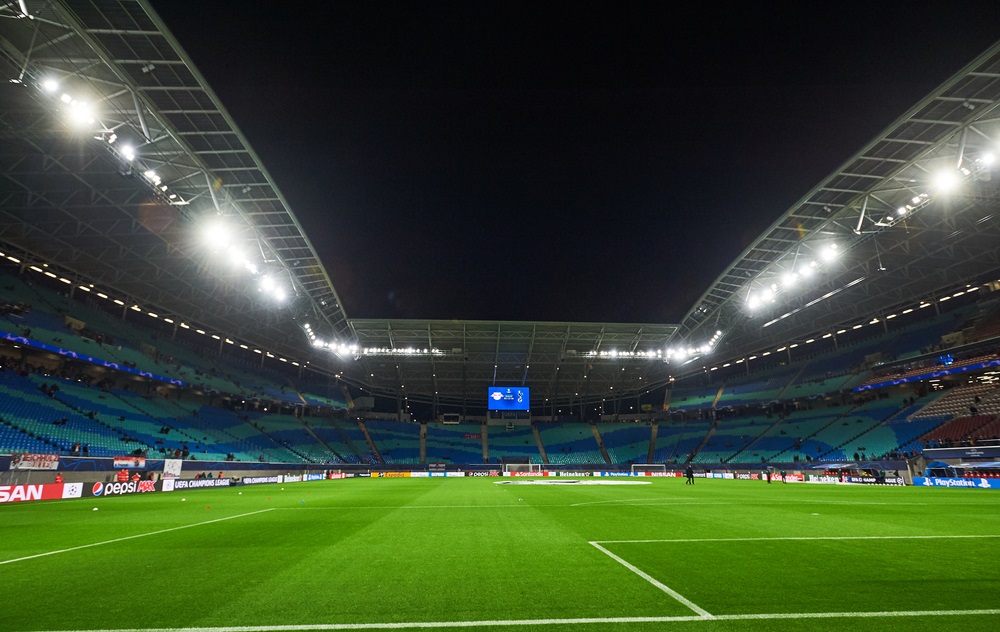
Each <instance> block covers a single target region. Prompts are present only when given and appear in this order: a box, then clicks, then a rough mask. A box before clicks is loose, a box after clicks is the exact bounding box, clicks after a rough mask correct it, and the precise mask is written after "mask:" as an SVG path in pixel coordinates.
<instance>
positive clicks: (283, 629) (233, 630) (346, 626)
mask: <svg viewBox="0 0 1000 632" xmlns="http://www.w3.org/2000/svg"><path fill="white" fill-rule="evenodd" d="M982 615H1000V609H995V608H994V609H987V610H903V611H896V612H891V611H889V612H781V613H774V614H766V613H765V614H719V615H714V616H712V617H702V616H698V617H695V616H690V615H689V616H681V617H595V618H581V619H497V620H487V621H404V622H398V623H317V624H311V625H306V624H303V625H247V626H225V627H214V628H208V627H206V628H119V629H107V630H58V631H55V630H52V631H49V632H299V631H303V632H305V631H309V630H404V629H421V628H422V629H427V628H480V627H482V628H486V627H505V626H529V625H585V624H605V625H607V624H612V623H628V624H634V623H681V622H686V621H758V620H770V619H878V618H896V617H961V616H982Z"/></svg>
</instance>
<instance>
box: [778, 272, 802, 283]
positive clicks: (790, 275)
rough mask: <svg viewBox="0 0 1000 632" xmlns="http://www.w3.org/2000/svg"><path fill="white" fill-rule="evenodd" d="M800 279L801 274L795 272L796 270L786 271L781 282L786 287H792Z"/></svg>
mask: <svg viewBox="0 0 1000 632" xmlns="http://www.w3.org/2000/svg"><path fill="white" fill-rule="evenodd" d="M798 280H799V275H797V274H795V273H794V272H786V273H785V274H783V275H782V277H781V284H782V285H784V286H785V287H792V286H793V285H795V282H796V281H798Z"/></svg>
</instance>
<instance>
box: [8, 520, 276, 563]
mask: <svg viewBox="0 0 1000 632" xmlns="http://www.w3.org/2000/svg"><path fill="white" fill-rule="evenodd" d="M268 511H274V508H273V507H270V508H268V509H261V510H259V511H251V512H250V513H245V514H238V515H236V516H228V517H226V518H215V519H214V520H206V521H204V522H196V523H194V524H185V525H181V526H179V527H170V528H169V529H160V530H158V531H150V532H149V533H137V534H135V535H127V536H125V537H122V538H115V539H113V540H104V541H102V542H91V543H90V544H81V545H80V546H71V547H69V548H68V549H59V550H57V551H47V552H45V553H36V554H35V555H26V556H24V557H16V558H14V559H10V560H0V566H2V565H4V564H13V563H14V562H24V561H27V560H33V559H36V558H39V557H47V556H49V555H57V554H59V553H69V552H71V551H79V550H81V549H89V548H92V547H95V546H102V545H104V544H114V543H115V542H124V541H125V540H134V539H136V538H145V537H146V536H150V535H159V534H161V533H169V532H171V531H180V530H181V529H190V528H191V527H200V526H203V525H206V524H212V523H213V522H223V521H225V520H235V519H236V518H245V517H247V516H253V515H255V514H260V513H265V512H268Z"/></svg>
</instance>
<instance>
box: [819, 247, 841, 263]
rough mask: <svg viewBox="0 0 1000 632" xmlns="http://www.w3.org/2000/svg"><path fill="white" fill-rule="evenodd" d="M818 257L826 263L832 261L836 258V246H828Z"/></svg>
mask: <svg viewBox="0 0 1000 632" xmlns="http://www.w3.org/2000/svg"><path fill="white" fill-rule="evenodd" d="M819 256H820V258H821V259H823V261H825V262H827V263H829V262H831V261H833V260H834V259H836V258H837V244H830V245H829V246H827V247H826V248H824V249H823V250H821V251H820V253H819Z"/></svg>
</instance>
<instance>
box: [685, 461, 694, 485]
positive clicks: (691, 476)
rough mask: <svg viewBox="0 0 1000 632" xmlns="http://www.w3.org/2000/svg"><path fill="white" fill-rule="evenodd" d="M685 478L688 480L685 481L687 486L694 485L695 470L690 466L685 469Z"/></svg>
mask: <svg viewBox="0 0 1000 632" xmlns="http://www.w3.org/2000/svg"><path fill="white" fill-rule="evenodd" d="M684 476H687V480H686V481H684V484H685V485H694V468H693V467H691V466H690V465H688V466H687V467H686V468H684Z"/></svg>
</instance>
